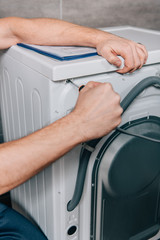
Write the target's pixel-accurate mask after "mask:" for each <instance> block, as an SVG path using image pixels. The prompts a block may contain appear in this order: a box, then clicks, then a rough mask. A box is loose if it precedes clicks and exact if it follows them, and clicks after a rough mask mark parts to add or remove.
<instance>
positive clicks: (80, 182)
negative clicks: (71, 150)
mask: <svg viewBox="0 0 160 240" xmlns="http://www.w3.org/2000/svg"><path fill="white" fill-rule="evenodd" d="M150 86H154V87H157V88H160V77H155V76H151V77H147V78H144V79H143V80H142V81H140V82H139V83H138V84H136V86H135V87H134V88H132V90H131V91H130V92H129V93H128V94H127V95H126V97H125V98H124V99H123V100H122V102H121V103H120V105H121V107H122V108H123V113H124V112H125V111H126V109H127V108H128V107H129V105H130V104H131V103H132V102H133V100H134V99H135V98H136V97H137V96H138V95H139V94H140V93H141V92H143V90H145V89H146V88H148V87H150ZM115 130H117V131H119V132H121V133H124V134H128V135H132V136H133V135H134V136H135V137H141V138H144V139H146V140H151V141H155V142H160V141H159V140H156V139H152V138H149V137H145V136H141V135H137V134H131V133H129V132H128V131H126V130H123V129H121V128H120V127H117V128H116V129H115ZM100 140H101V138H99V139H94V140H91V141H89V142H87V143H86V146H89V148H87V147H84V146H85V145H84V146H83V147H82V150H81V154H80V160H79V168H78V174H77V179H76V185H75V189H74V194H73V197H72V199H71V200H70V201H69V202H68V204H67V210H68V211H73V210H74V209H75V208H76V206H77V205H78V204H79V202H80V200H81V196H82V193H83V187H84V182H85V177H86V172H87V167H88V162H89V159H90V156H91V154H92V151H90V150H89V149H90V147H91V148H92V149H93V148H95V147H96V145H97V144H98V142H99V141H100Z"/></svg>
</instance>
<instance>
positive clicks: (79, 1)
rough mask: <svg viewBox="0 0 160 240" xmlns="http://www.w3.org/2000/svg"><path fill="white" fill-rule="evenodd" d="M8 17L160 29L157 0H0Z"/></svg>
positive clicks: (1, 14) (159, 0)
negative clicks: (41, 18)
mask: <svg viewBox="0 0 160 240" xmlns="http://www.w3.org/2000/svg"><path fill="white" fill-rule="evenodd" d="M7 16H19V17H29V18H33V17H52V18H60V19H64V20H67V21H70V22H74V23H77V24H81V25H85V26H90V27H107V26H116V25H133V26H139V27H145V28H151V29H157V30H160V0H135V1H134V0H27V1H26V0H0V18H2V17H7ZM0 141H2V131H1V126H0Z"/></svg>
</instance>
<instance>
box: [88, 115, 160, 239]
mask: <svg viewBox="0 0 160 240" xmlns="http://www.w3.org/2000/svg"><path fill="white" fill-rule="evenodd" d="M122 128H123V129H126V130H127V131H128V132H129V133H131V134H132V133H133V135H134V134H138V135H142V136H146V137H147V138H146V139H143V138H140V137H137V136H131V135H126V134H123V133H120V132H119V131H116V132H115V133H114V134H113V135H112V136H111V137H110V138H109V139H107V141H106V142H105V143H104V145H103V147H102V148H101V149H100V151H99V153H98V156H97V158H96V161H95V164H94V168H93V174H92V186H95V187H93V188H92V189H93V190H92V210H91V212H92V217H91V221H92V224H91V226H92V227H91V229H92V230H91V233H92V234H91V235H92V236H94V238H93V239H95V240H97V238H96V235H97V233H96V229H97V228H98V229H100V231H99V232H100V238H99V239H100V240H101V239H103V240H128V239H130V240H140V239H141V240H142V239H146V240H147V239H149V238H150V237H151V236H153V235H155V234H156V233H157V232H158V230H159V203H160V199H159V189H160V188H159V184H160V143H158V142H153V141H151V140H149V138H153V139H157V140H160V119H159V118H158V117H150V118H149V119H148V118H143V119H138V120H135V121H133V122H131V123H127V124H125V125H124V126H122ZM94 226H96V228H95V227H94Z"/></svg>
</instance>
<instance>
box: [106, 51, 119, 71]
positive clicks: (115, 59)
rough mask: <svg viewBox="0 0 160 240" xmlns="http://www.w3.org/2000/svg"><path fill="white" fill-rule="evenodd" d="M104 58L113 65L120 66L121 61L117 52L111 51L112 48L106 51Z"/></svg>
mask: <svg viewBox="0 0 160 240" xmlns="http://www.w3.org/2000/svg"><path fill="white" fill-rule="evenodd" d="M106 59H107V61H108V62H109V63H111V64H113V65H115V66H116V67H120V66H121V64H122V62H121V60H120V59H119V58H118V56H117V54H116V53H115V52H113V51H112V50H108V51H107V55H106Z"/></svg>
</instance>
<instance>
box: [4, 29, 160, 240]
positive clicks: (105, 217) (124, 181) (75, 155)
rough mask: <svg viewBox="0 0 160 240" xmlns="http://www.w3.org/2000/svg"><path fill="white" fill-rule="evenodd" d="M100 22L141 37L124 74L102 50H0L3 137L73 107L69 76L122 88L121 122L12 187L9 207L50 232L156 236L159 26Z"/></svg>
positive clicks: (89, 238) (120, 239) (52, 235)
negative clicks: (139, 60)
mask: <svg viewBox="0 0 160 240" xmlns="http://www.w3.org/2000/svg"><path fill="white" fill-rule="evenodd" d="M104 30H106V31H110V32H112V33H114V34H117V35H120V36H122V37H125V38H129V39H132V40H134V41H136V42H141V43H143V44H144V45H145V46H146V47H147V49H148V51H149V57H148V61H147V63H146V65H145V66H144V67H143V68H142V69H140V70H137V71H136V72H134V73H132V74H124V75H121V74H118V73H116V68H115V67H114V66H112V65H110V64H109V63H108V62H107V61H106V60H105V59H103V58H102V57H100V56H92V57H88V58H83V59H77V60H71V61H58V60H55V59H52V58H49V57H47V56H43V55H40V54H38V53H36V52H34V51H31V50H28V49H24V48H22V47H19V46H13V47H12V48H10V49H9V50H7V51H4V52H3V54H2V56H1V58H0V73H1V76H0V80H1V81H0V82H1V112H2V123H3V133H4V139H5V141H11V140H13V139H17V138H21V137H23V136H25V135H27V134H29V133H31V132H34V131H36V130H37V129H40V128H42V127H44V126H46V125H48V124H50V123H51V122H54V121H56V120H57V119H59V118H61V117H63V116H65V115H66V114H68V113H69V112H70V111H72V109H73V108H74V105H75V102H76V99H77V96H78V90H77V88H76V87H75V86H74V85H73V84H71V83H70V82H69V81H68V80H72V81H73V82H74V83H76V84H77V85H79V86H80V85H83V84H86V83H87V82H88V81H99V82H110V83H111V84H112V86H113V88H114V90H115V91H116V92H118V93H119V94H120V95H121V99H122V106H123V108H124V110H125V112H124V114H123V116H122V123H121V126H120V127H121V128H120V129H116V130H115V131H113V132H112V133H110V134H109V135H107V136H105V137H104V138H102V139H99V140H94V141H91V142H89V143H87V144H83V145H79V146H77V147H75V148H74V149H73V150H72V151H70V152H69V153H67V154H66V155H64V156H63V157H62V158H60V159H58V160H57V161H56V162H54V163H53V164H52V165H51V166H49V167H47V168H46V169H44V170H43V171H42V172H40V173H39V174H38V175H36V176H35V177H33V178H32V179H30V180H29V181H27V182H25V183H24V184H22V185H21V186H19V187H17V188H15V189H14V190H12V191H11V198H12V205H13V208H15V209H16V210H18V211H19V212H21V213H22V214H24V215H25V216H27V217H28V218H29V219H31V220H32V221H33V222H34V223H35V224H37V225H39V226H40V228H41V229H42V230H43V231H44V233H45V234H46V235H47V237H48V239H49V240H142V239H143V240H147V239H152V240H153V239H154V240H157V239H158V238H160V234H158V232H159V228H160V219H159V218H160V209H159V206H160V205H159V203H160V199H159V196H160V192H159V190H160V146H159V145H160V143H159V140H160V89H159V86H160V32H157V31H151V30H146V29H139V28H135V27H130V26H126V27H115V28H107V29H104ZM144 79H145V80H144ZM142 80H143V81H142ZM137 84H138V85H137ZM139 84H140V85H139ZM134 87H135V88H134ZM131 90H132V92H131V93H130V94H129V96H127V94H128V93H129V92H130V91H131ZM126 96H127V98H125V97H126ZM126 132H129V134H130V135H128V134H126ZM135 135H136V136H135ZM88 145H89V146H90V147H88ZM42 147H43V146H42ZM13 167H14V166H13Z"/></svg>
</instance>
